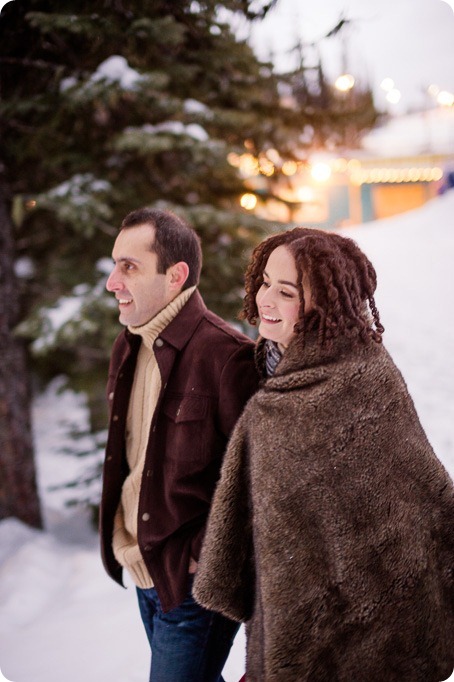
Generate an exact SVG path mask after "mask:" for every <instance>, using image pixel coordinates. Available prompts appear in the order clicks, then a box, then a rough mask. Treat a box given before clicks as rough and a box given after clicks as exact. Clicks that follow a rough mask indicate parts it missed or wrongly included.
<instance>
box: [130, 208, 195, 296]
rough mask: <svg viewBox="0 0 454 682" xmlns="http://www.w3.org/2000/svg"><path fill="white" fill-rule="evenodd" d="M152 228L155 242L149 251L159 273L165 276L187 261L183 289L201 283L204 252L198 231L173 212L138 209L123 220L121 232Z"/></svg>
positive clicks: (151, 244)
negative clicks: (155, 261)
mask: <svg viewBox="0 0 454 682" xmlns="http://www.w3.org/2000/svg"><path fill="white" fill-rule="evenodd" d="M139 225H150V226H151V227H154V230H155V237H154V241H153V242H151V243H150V251H153V252H154V253H156V255H157V257H158V262H157V269H158V273H159V274H164V273H165V272H166V271H167V269H168V268H169V267H170V266H171V265H175V263H179V262H180V261H184V262H185V263H187V264H188V266H189V275H188V278H187V280H186V282H185V283H184V285H183V289H189V287H192V286H194V285H196V284H198V283H199V279H200V271H201V269H202V248H201V245H200V238H199V236H198V234H197V233H196V231H195V230H194V229H193V228H192V227H191V226H190V225H189V224H188V223H186V222H185V221H184V220H183V218H180V217H179V216H177V215H176V214H175V213H172V211H162V210H160V209H157V208H138V209H137V210H135V211H132V212H131V213H128V215H127V216H126V217H125V218H124V220H123V222H122V224H121V227H120V229H121V230H124V229H127V228H129V227H138V226H139Z"/></svg>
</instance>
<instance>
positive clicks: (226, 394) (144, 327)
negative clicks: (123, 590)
mask: <svg viewBox="0 0 454 682" xmlns="http://www.w3.org/2000/svg"><path fill="white" fill-rule="evenodd" d="M112 257H113V262H114V267H113V270H112V272H111V274H110V276H109V279H108V281H107V284H106V287H107V289H108V291H111V292H112V293H114V294H115V297H116V299H117V301H118V307H119V311H120V322H121V324H123V325H125V327H126V329H125V330H123V332H122V333H121V334H120V335H119V336H118V337H117V339H116V341H115V344H114V347H113V350H112V356H111V363H110V369H109V379H108V387H107V393H108V398H109V401H110V412H111V415H110V426H109V435H108V442H107V447H106V458H105V464H104V478H103V481H104V482H103V494H102V501H101V521H100V531H101V544H102V555H103V562H104V566H105V568H106V570H107V572H108V574H109V575H110V576H111V577H112V578H113V579H114V580H116V581H117V582H118V583H119V584H120V585H122V584H123V582H122V572H123V568H125V569H126V570H127V571H128V572H129V574H130V576H131V577H132V580H133V582H134V583H135V585H136V587H137V593H138V600H139V608H140V612H141V616H142V620H143V623H144V626H145V630H146V632H147V636H148V639H149V642H150V646H151V651H152V666H151V672H150V682H218V681H219V680H222V677H221V672H222V668H223V667H224V663H225V661H226V659H227V656H228V653H229V650H230V647H231V644H232V642H233V638H234V636H235V634H236V632H237V629H238V625H237V624H236V623H233V622H231V621H229V620H227V619H226V618H224V617H223V616H221V615H219V614H214V613H212V612H210V611H206V610H205V609H203V608H202V607H200V606H199V605H198V604H196V603H195V602H194V600H193V598H192V596H191V588H192V580H193V576H194V573H195V571H196V568H197V560H198V558H199V552H200V548H201V544H202V540H203V536H204V531H205V524H206V520H207V516H208V512H209V509H210V504H211V499H212V495H213V492H214V488H215V485H216V482H217V479H218V477H219V471H220V467H221V462H222V457H223V454H224V449H225V446H226V443H227V440H228V437H229V435H230V432H231V430H232V428H233V426H234V424H235V422H236V420H237V418H238V417H239V416H240V413H241V412H242V409H243V407H244V404H245V402H246V401H247V400H248V398H249V397H250V396H251V394H252V393H253V392H254V391H255V389H256V388H257V381H258V378H257V374H256V370H255V365H254V360H253V344H252V342H251V341H250V340H249V339H247V337H245V336H244V335H242V334H240V333H239V332H237V331H236V330H234V329H233V328H232V327H230V326H229V325H227V324H226V323H225V322H224V321H223V320H221V319H220V318H219V317H217V316H216V315H214V314H213V313H212V312H210V311H208V310H207V308H206V306H205V304H204V302H203V300H202V298H201V296H200V294H199V292H198V291H197V284H198V282H199V276H200V269H201V248H200V242H199V239H198V237H197V235H196V233H195V232H194V230H193V229H192V228H191V227H189V226H188V225H187V224H186V223H185V222H184V221H183V220H181V219H180V218H178V217H177V216H176V215H174V214H172V213H170V212H167V211H159V210H154V209H148V208H144V209H139V210H137V211H133V212H132V213H130V214H129V215H127V216H126V218H125V219H124V221H123V223H122V225H121V228H120V233H119V235H118V237H117V239H116V241H115V245H114V248H113V253H112Z"/></svg>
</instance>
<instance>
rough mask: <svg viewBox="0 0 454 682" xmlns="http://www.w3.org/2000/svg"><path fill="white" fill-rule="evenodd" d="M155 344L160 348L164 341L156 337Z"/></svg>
mask: <svg viewBox="0 0 454 682" xmlns="http://www.w3.org/2000/svg"><path fill="white" fill-rule="evenodd" d="M155 344H156V345H157V347H158V348H161V346H163V345H164V341H163V340H162V339H160V338H157V339H156V341H155Z"/></svg>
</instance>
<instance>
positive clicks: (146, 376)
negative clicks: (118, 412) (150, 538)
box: [112, 287, 196, 589]
mask: <svg viewBox="0 0 454 682" xmlns="http://www.w3.org/2000/svg"><path fill="white" fill-rule="evenodd" d="M195 288H196V287H191V288H190V289H186V290H185V291H182V292H181V293H180V294H179V295H178V296H176V298H174V299H173V301H171V302H170V303H169V304H168V305H167V306H166V308H164V310H161V312H160V313H158V314H157V315H156V317H154V318H153V319H152V320H150V321H149V322H147V324H144V325H142V326H141V327H128V329H129V331H130V332H131V333H132V334H138V335H139V336H141V337H142V343H141V345H140V349H139V353H138V356H137V364H136V370H135V374H134V382H133V385H132V389H131V397H130V400H129V407H128V414H127V419H126V434H125V435H126V458H127V460H128V464H129V475H128V476H127V478H126V479H125V482H124V484H123V489H122V494H121V500H120V504H119V506H118V509H117V513H116V516H115V523H114V534H113V541H112V546H113V551H114V554H115V558H116V559H117V561H118V562H119V563H120V564H121V565H122V566H123V567H124V568H126V570H127V571H128V572H129V573H130V575H131V577H132V580H133V581H134V583H135V584H136V585H137V587H140V588H142V589H146V588H149V587H152V586H153V582H152V580H151V577H150V575H149V573H148V571H147V568H146V566H145V563H144V561H143V558H142V554H141V552H140V549H139V545H138V542H137V517H138V511H139V493H140V483H141V480H142V472H143V468H144V464H145V455H146V451H147V444H148V436H149V433H150V426H151V420H152V418H153V414H154V411H155V408H156V403H157V400H158V396H159V392H160V390H161V375H160V373H159V367H158V365H157V362H156V358H155V355H154V352H153V344H154V342H155V340H156V338H157V337H158V336H159V334H160V333H161V332H162V331H163V330H164V329H165V327H167V325H168V324H169V322H171V321H172V320H173V318H174V317H176V315H177V314H178V313H179V311H180V310H181V309H182V308H183V306H184V305H185V304H186V302H187V301H188V299H189V297H190V296H191V294H192V293H193V291H194V290H195Z"/></svg>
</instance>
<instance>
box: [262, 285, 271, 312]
mask: <svg viewBox="0 0 454 682" xmlns="http://www.w3.org/2000/svg"><path fill="white" fill-rule="evenodd" d="M261 305H266V306H269V307H270V308H272V307H273V306H274V293H273V290H272V288H271V287H269V288H268V289H266V290H265V292H264V293H263V294H262V300H261Z"/></svg>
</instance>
